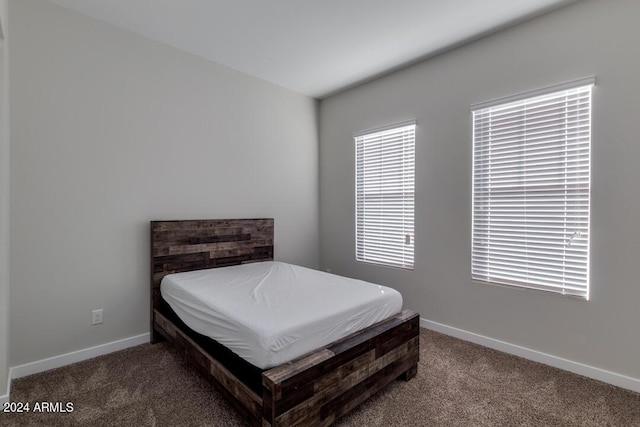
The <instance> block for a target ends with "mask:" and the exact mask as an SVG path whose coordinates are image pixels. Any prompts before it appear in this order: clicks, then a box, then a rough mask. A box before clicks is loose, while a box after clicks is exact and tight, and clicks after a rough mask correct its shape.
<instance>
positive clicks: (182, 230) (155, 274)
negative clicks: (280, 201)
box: [151, 218, 273, 334]
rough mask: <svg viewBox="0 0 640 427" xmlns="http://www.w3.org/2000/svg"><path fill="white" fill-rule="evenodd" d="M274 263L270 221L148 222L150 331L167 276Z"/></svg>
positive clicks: (270, 219) (262, 219)
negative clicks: (259, 262) (161, 287)
mask: <svg viewBox="0 0 640 427" xmlns="http://www.w3.org/2000/svg"><path fill="white" fill-rule="evenodd" d="M269 260H273V218H261V219H206V220H183V221H151V322H152V324H151V331H152V334H153V310H154V309H155V308H158V307H159V303H160V282H161V281H162V278H163V277H164V276H166V275H167V274H171V273H180V272H183V271H191V270H202V269H205V268H214V267H225V266H229V265H238V264H244V263H248V262H256V261H269Z"/></svg>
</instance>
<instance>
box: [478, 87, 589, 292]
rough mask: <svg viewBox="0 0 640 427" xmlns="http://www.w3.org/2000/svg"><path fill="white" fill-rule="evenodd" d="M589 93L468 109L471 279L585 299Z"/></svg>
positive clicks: (565, 90)
mask: <svg viewBox="0 0 640 427" xmlns="http://www.w3.org/2000/svg"><path fill="white" fill-rule="evenodd" d="M593 83H594V80H593V79H588V80H583V81H580V82H576V83H574V84H568V85H563V87H562V90H558V87H555V88H553V90H551V92H550V93H541V92H540V91H537V92H535V95H534V96H528V97H525V98H524V99H518V100H513V98H510V99H509V101H508V102H505V103H500V102H495V101H494V102H492V103H490V104H489V105H484V106H481V107H476V108H474V107H472V113H473V224H472V229H473V231H472V255H471V257H472V260H471V271H472V277H473V278H474V279H477V280H482V281H486V282H493V283H499V284H505V285H513V286H520V287H525V288H532V289H539V290H545V291H552V292H557V293H560V294H563V295H573V296H578V297H582V298H585V299H588V298H589V192H590V161H591V160H590V146H591V88H592V86H593ZM547 92H549V91H547Z"/></svg>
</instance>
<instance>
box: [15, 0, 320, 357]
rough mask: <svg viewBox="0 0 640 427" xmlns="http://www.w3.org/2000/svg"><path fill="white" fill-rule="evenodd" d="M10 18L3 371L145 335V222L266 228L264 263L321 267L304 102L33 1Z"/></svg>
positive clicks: (312, 150) (313, 130)
mask: <svg viewBox="0 0 640 427" xmlns="http://www.w3.org/2000/svg"><path fill="white" fill-rule="evenodd" d="M9 8H10V9H9V13H10V16H11V43H10V46H11V63H10V73H11V76H12V79H11V87H10V90H11V93H10V96H11V261H10V262H11V264H10V266H11V299H10V304H11V313H10V316H11V317H10V320H11V325H12V327H11V334H10V344H11V348H10V354H11V360H10V362H11V366H16V365H20V364H24V363H27V362H31V361H35V360H41V359H43V358H46V357H50V356H55V355H60V354H64V353H66V352H70V351H73V350H77V349H83V348H87V347H90V346H94V345H98V344H102V343H107V342H111V341H114V340H118V339H122V338H127V337H131V336H135V335H137V334H142V333H145V332H148V330H149V325H148V323H149V321H148V317H149V313H148V310H149V305H148V300H149V283H148V282H149V272H148V265H149V264H148V263H149V261H148V252H149V243H148V240H149V233H148V227H149V225H148V221H149V220H153V219H188V218H224V217H274V218H275V224H276V236H275V238H276V248H275V253H276V258H278V259H280V260H285V261H289V262H294V263H298V264H302V265H307V266H311V267H313V266H317V265H318V260H319V248H318V245H317V242H318V127H317V114H318V112H317V103H316V101H314V100H312V99H310V98H308V97H305V96H302V95H299V94H296V93H293V92H290V91H288V90H285V89H282V88H280V87H277V86H274V85H271V84H268V83H264V82H262V81H259V80H257V79H254V78H252V77H249V76H246V75H244V74H241V73H238V72H236V71H233V70H230V69H227V68H224V67H222V66H218V65H216V64H213V63H211V62H208V61H205V60H203V59H201V58H198V57H195V56H191V55H188V54H185V53H182V52H180V51H177V50H175V49H173V48H170V47H167V46H164V45H161V44H158V43H154V42H151V41H149V40H146V39H143V38H141V37H139V36H136V35H134V34H131V33H128V32H125V31H123V30H120V29H117V28H115V27H111V26H108V25H106V24H102V23H100V22H98V21H95V20H93V19H90V18H87V17H84V16H82V15H79V14H75V13H73V12H70V11H67V10H66V9H62V8H59V7H57V6H54V5H52V4H49V3H45V2H43V1H41V0H28V1H24V0H21V1H13V2H10V4H9ZM96 308H103V309H104V324H102V325H97V326H91V325H90V319H91V310H92V309H96Z"/></svg>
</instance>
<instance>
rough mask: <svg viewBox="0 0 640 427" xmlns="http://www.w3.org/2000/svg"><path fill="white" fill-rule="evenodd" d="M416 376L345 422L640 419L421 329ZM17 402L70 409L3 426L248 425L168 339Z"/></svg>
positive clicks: (562, 381)
mask: <svg viewBox="0 0 640 427" xmlns="http://www.w3.org/2000/svg"><path fill="white" fill-rule="evenodd" d="M420 339H421V342H420V346H421V355H420V358H421V360H420V366H419V369H418V375H417V376H416V377H415V378H414V379H413V380H411V381H409V382H403V381H396V382H394V383H393V384H391V385H390V386H389V387H387V388H386V389H385V390H383V391H382V392H380V393H378V394H377V395H375V396H373V397H372V398H371V399H369V400H368V401H367V402H365V403H364V404H362V405H361V406H360V407H358V408H357V409H356V410H355V411H354V412H352V413H350V414H348V415H347V416H346V417H344V418H342V419H341V420H340V421H339V422H338V423H337V425H339V426H353V427H356V426H358V427H362V426H640V394H637V393H633V392H629V391H626V390H623V389H620V388H616V387H613V386H609V385H607V384H604V383H601V382H598V381H594V380H590V379H587V378H583V377H580V376H577V375H573V374H570V373H567V372H563V371H560V370H557V369H554V368H550V367H547V366H544V365H540V364H537V363H534V362H529V361H527V360H523V359H520V358H517V357H514V356H509V355H506V354H503V353H500V352H497V351H494V350H490V349H487V348H485V347H481V346H477V345H474V344H470V343H467V342H464V341H460V340H457V339H455V338H451V337H448V336H445V335H441V334H437V333H435V332H431V331H427V330H424V329H422V330H421V336H420ZM11 399H12V401H14V402H30V403H31V405H32V407H33V404H34V403H35V402H42V401H48V402H63V403H66V402H72V403H73V406H74V411H73V412H70V413H65V414H59V413H58V414H42V413H39V414H34V413H29V414H4V413H3V414H0V425H2V426H57V425H61V426H66V425H91V426H244V425H245V424H244V422H243V420H242V419H241V418H240V417H239V416H238V415H237V414H236V413H235V412H234V410H233V409H232V408H231V407H230V406H229V405H228V404H227V403H226V402H225V401H224V400H223V399H222V398H221V397H220V396H219V395H218V394H217V393H216V392H215V391H214V390H213V389H212V387H211V386H210V385H209V384H208V383H207V382H206V381H204V380H203V379H201V378H200V377H199V376H198V375H197V374H195V373H194V371H193V370H191V369H190V368H189V367H188V365H185V363H184V361H183V360H182V359H181V357H180V356H179V355H177V354H176V353H174V352H173V351H172V350H171V348H170V347H168V346H167V345H166V344H158V345H154V346H152V345H148V344H145V345H141V346H138V347H134V348H131V349H128V350H124V351H121V352H118V353H113V354H110V355H107V356H102V357H98V358H95V359H92V360H88V361H85V362H81V363H76V364H74V365H70V366H67V367H64V368H60V369H56V370H52V371H49V372H45V373H41V374H37V375H33V376H30V377H26V378H21V379H18V380H16V381H14V383H13V389H12V393H11Z"/></svg>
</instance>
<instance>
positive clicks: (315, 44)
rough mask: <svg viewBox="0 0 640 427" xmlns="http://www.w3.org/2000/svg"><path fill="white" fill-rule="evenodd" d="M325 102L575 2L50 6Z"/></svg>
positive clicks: (303, 0) (69, 0)
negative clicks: (462, 45) (329, 98)
mask: <svg viewBox="0 0 640 427" xmlns="http://www.w3.org/2000/svg"><path fill="white" fill-rule="evenodd" d="M48 1H49V2H51V3H55V4H57V5H60V6H63V7H67V8H69V9H72V10H75V11H77V12H80V13H83V14H85V15H88V16H91V17H94V18H97V19H99V20H101V21H104V22H107V23H109V24H112V25H115V26H117V27H121V28H124V29H127V30H130V31H133V32H135V33H138V34H140V35H142V36H144V37H147V38H150V39H153V40H157V41H159V42H162V43H165V44H168V45H170V46H173V47H176V48H178V49H181V50H183V51H186V52H189V53H192V54H195V55H198V56H201V57H204V58H207V59H209V60H211V61H214V62H217V63H219V64H223V65H226V66H228V67H230V68H233V69H235V70H238V71H242V72H244V73H247V74H250V75H253V76H255V77H258V78H261V79H263V80H266V81H269V82H271V83H275V84H277V85H280V86H283V87H286V88H289V89H292V90H294V91H296V92H300V93H303V94H305V95H308V96H311V97H314V98H322V97H326V96H327V95H329V94H332V93H335V92H338V91H340V90H342V89H344V88H347V87H350V86H354V85H356V84H358V83H360V82H363V81H366V80H370V79H372V78H374V77H376V76H379V75H382V74H385V73H387V72H389V71H392V70H395V69H398V68H400V67H402V66H403V65H407V64H410V63H413V62H416V61H417V60H419V59H421V58H425V57H428V56H430V55H433V54H435V53H438V52H441V51H443V50H446V49H448V48H451V47H454V46H458V45H460V44H461V43H464V42H466V41H469V40H473V39H476V38H478V37H481V36H483V35H486V34H489V33H491V32H494V31H497V30H499V29H502V28H505V27H507V26H510V25H513V24H515V23H518V22H521V21H523V20H525V19H528V18H531V17H533V16H537V15H540V14H542V13H545V12H548V11H550V10H553V9H555V8H558V7H561V6H564V5H566V4H568V3H572V2H574V1H576V0H395V1H392V0H48Z"/></svg>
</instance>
